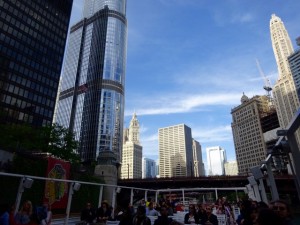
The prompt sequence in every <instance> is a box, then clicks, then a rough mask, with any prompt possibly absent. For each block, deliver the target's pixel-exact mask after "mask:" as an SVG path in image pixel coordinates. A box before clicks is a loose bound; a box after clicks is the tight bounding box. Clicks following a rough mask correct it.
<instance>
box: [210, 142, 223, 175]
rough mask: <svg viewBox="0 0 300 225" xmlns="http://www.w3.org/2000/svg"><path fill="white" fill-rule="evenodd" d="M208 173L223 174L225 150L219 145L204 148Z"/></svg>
mask: <svg viewBox="0 0 300 225" xmlns="http://www.w3.org/2000/svg"><path fill="white" fill-rule="evenodd" d="M206 156H207V167H208V171H207V172H208V175H209V176H215V175H224V174H225V169H224V163H225V162H226V152H225V150H224V149H223V148H221V147H220V146H214V147H208V148H206Z"/></svg>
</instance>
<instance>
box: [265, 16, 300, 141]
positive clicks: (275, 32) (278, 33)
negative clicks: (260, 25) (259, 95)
mask: <svg viewBox="0 0 300 225" xmlns="http://www.w3.org/2000/svg"><path fill="white" fill-rule="evenodd" d="M270 33H271V41H272V47H273V51H274V56H275V59H276V63H277V68H278V80H277V81H276V83H275V85H274V87H273V96H274V103H275V107H276V111H277V115H278V119H279V124H280V127H281V128H282V129H284V128H286V127H287V126H288V124H289V122H290V121H291V119H292V118H293V116H294V114H295V113H296V112H297V110H298V108H299V106H300V104H299V99H298V96H297V92H296V88H295V84H294V80H293V76H292V73H291V70H290V65H289V62H288V56H290V55H291V54H292V53H293V52H294V50H293V46H292V42H291V40H290V37H289V35H288V32H287V30H286V29H285V26H284V24H283V22H282V20H281V19H280V18H279V17H278V16H276V15H275V14H273V15H272V17H271V20H270ZM298 133H299V132H298ZM298 138H299V136H298ZM298 140H299V139H298Z"/></svg>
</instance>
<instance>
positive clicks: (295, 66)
mask: <svg viewBox="0 0 300 225" xmlns="http://www.w3.org/2000/svg"><path fill="white" fill-rule="evenodd" d="M296 40H297V45H298V46H300V37H298V38H297V39H296ZM288 61H289V65H290V69H291V72H292V76H293V79H294V83H295V87H296V91H297V95H298V99H300V47H298V49H297V50H296V51H295V52H294V53H293V54H291V55H290V56H289V57H288Z"/></svg>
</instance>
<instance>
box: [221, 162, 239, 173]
mask: <svg viewBox="0 0 300 225" xmlns="http://www.w3.org/2000/svg"><path fill="white" fill-rule="evenodd" d="M224 169H225V175H226V176H237V175H238V173H239V171H238V166H237V162H236V161H228V162H225V164H224Z"/></svg>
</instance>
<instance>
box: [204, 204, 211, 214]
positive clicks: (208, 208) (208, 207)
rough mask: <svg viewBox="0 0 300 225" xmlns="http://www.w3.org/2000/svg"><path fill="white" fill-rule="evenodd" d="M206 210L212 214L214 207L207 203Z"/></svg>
mask: <svg viewBox="0 0 300 225" xmlns="http://www.w3.org/2000/svg"><path fill="white" fill-rule="evenodd" d="M205 212H206V214H208V215H210V214H212V207H211V206H210V205H207V206H206V207H205Z"/></svg>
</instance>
